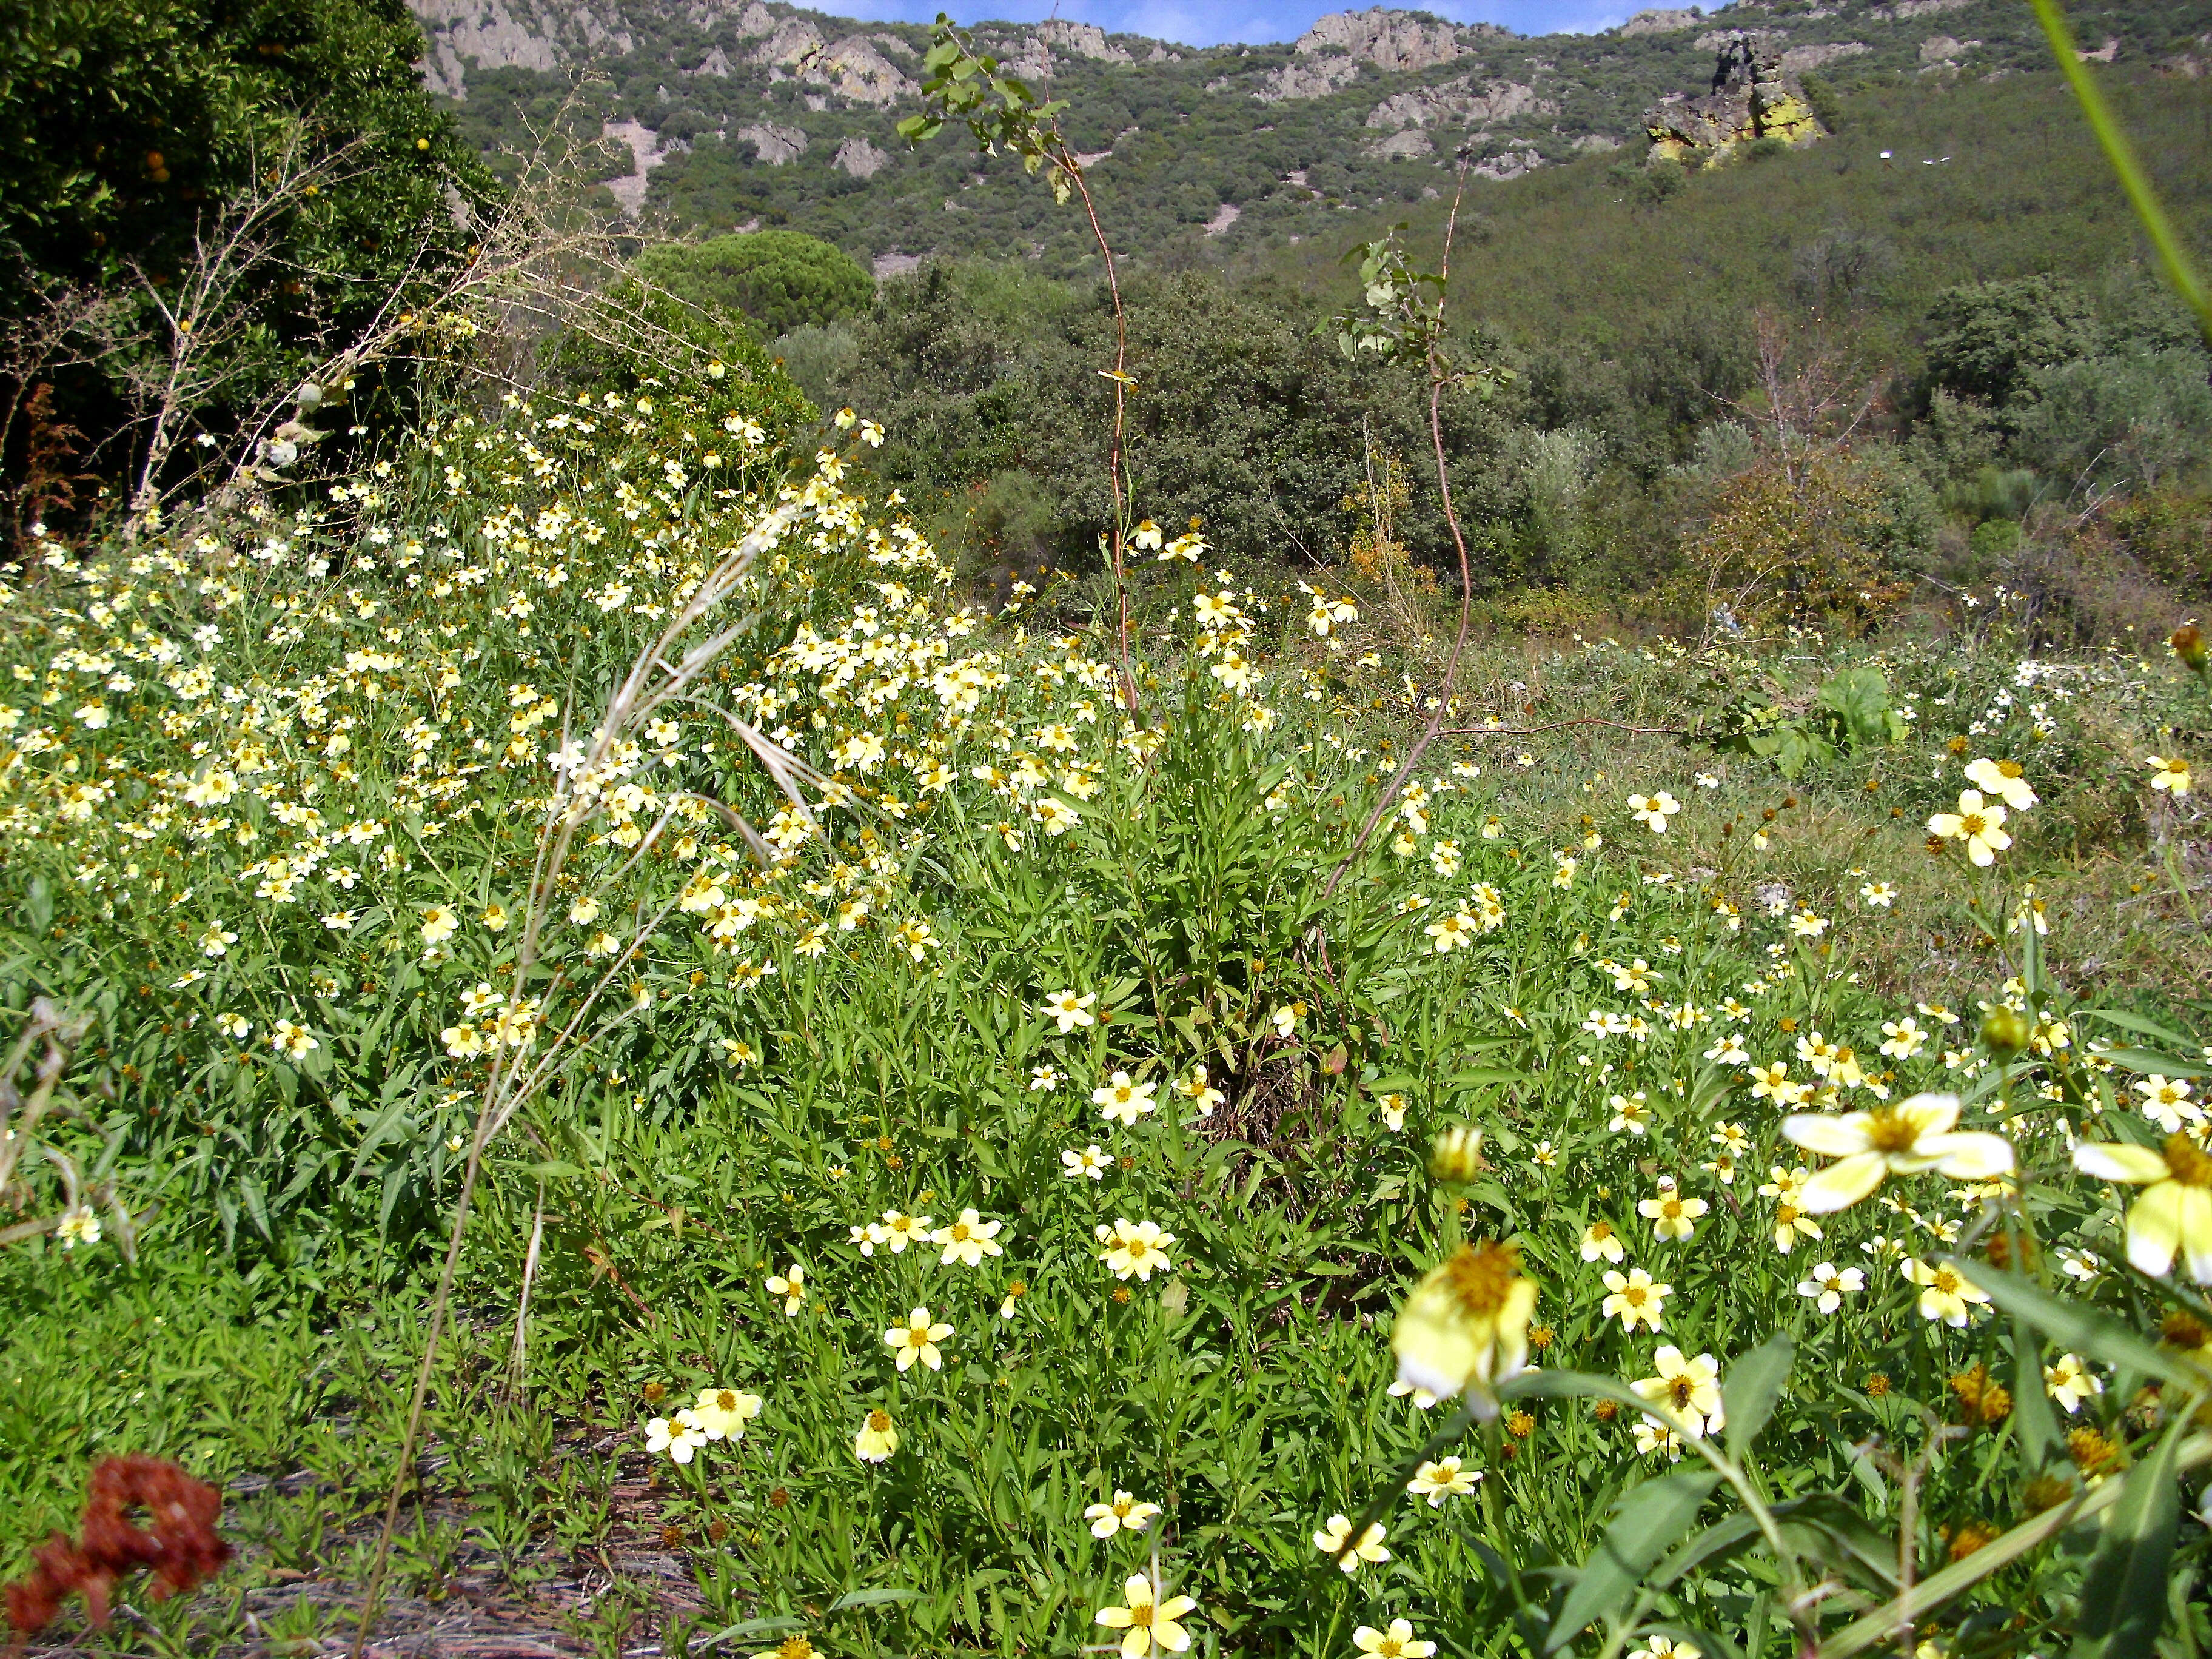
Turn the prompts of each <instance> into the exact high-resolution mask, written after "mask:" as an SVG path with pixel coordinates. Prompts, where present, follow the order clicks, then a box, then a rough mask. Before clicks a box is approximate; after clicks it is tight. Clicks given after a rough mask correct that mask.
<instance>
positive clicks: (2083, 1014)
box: [2074, 1008, 2197, 1048]
mask: <svg viewBox="0 0 2212 1659" xmlns="http://www.w3.org/2000/svg"><path fill="white" fill-rule="evenodd" d="M2074 1018H2075V1021H2076V1022H2079V1021H2081V1020H2085V1019H2101V1020H2102V1021H2104V1022H2105V1024H2107V1025H2117V1026H2118V1027H2119V1028H2120V1029H2121V1030H2124V1031H2133V1032H2135V1033H2136V1034H2137V1035H2138V1036H2147V1037H2156V1038H2157V1039H2158V1040H2159V1041H2160V1042H2170V1043H2172V1045H2173V1046H2174V1047H2175V1048H2195V1047H2196V1046H2197V1045H2196V1044H2195V1043H2194V1042H2191V1040H2190V1039H2189V1038H2188V1037H2185V1036H2182V1034H2181V1033H2180V1032H2179V1031H2177V1030H2173V1029H2172V1028H2171V1027H2170V1026H2165V1025H2160V1024H2158V1023H2157V1022H2156V1021H2155V1020H2148V1019H2145V1018H2143V1017H2142V1015H2140V1014H2129V1013H2123V1012H2120V1010H2118V1009H2117V1008H2077V1009H2075V1011H2074Z"/></svg>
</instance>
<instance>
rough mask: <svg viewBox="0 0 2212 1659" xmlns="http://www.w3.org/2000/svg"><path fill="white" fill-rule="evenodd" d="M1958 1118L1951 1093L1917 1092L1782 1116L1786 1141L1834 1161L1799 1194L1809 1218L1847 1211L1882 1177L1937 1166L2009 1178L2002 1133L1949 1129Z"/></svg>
mask: <svg viewBox="0 0 2212 1659" xmlns="http://www.w3.org/2000/svg"><path fill="white" fill-rule="evenodd" d="M1957 1121H1959V1097H1958V1096H1956V1095H1914V1096H1913V1097H1911V1099H1909V1100H1902V1101H1899V1103H1897V1104H1896V1105H1894V1106H1885V1107H1883V1108H1881V1109H1880V1110H1878V1111H1873V1112H1850V1113H1847V1114H1846V1115H1844V1116H1842V1117H1820V1116H1816V1115H1813V1114H1810V1113H1796V1114H1792V1115H1790V1116H1789V1117H1786V1118H1784V1119H1783V1120H1782V1133H1783V1135H1784V1137H1785V1138H1786V1139H1790V1140H1792V1141H1795V1142H1796V1144H1797V1145H1798V1146H1802V1147H1804V1148H1805V1149H1806V1150H1807V1151H1808V1152H1823V1153H1826V1155H1827V1156H1828V1157H1830V1158H1836V1159H1838V1160H1839V1161H1838V1162H1837V1163H1834V1164H1830V1165H1828V1167H1827V1168H1826V1169H1825V1170H1821V1171H1820V1173H1819V1174H1818V1175H1816V1176H1814V1177H1813V1178H1812V1179H1811V1180H1810V1181H1808V1182H1806V1183H1805V1187H1804V1190H1803V1191H1802V1193H1800V1194H1798V1203H1799V1206H1800V1207H1802V1208H1803V1209H1806V1210H1808V1211H1810V1212H1812V1213H1814V1215H1826V1214H1828V1213H1830V1212H1832V1211H1836V1210H1841V1209H1847V1208H1849V1207H1850V1206H1851V1205H1854V1204H1856V1203H1857V1202H1858V1201H1859V1200H1861V1199H1863V1198H1864V1197H1866V1196H1867V1194H1869V1193H1871V1192H1873V1191H1874V1189H1875V1188H1877V1187H1879V1186H1881V1183H1882V1179H1883V1177H1884V1176H1893V1175H1899V1176H1909V1175H1918V1174H1919V1173H1921V1172H1922V1171H1923V1170H1941V1171H1942V1173H1943V1174H1945V1175H1948V1176H1958V1177H1960V1179H1963V1180H1967V1181H1986V1180H1988V1179H1989V1178H1990V1176H2000V1175H2009V1174H2010V1173H2011V1172H2012V1168H2013V1153H2012V1143H2011V1142H2010V1141H2008V1140H2007V1139H2005V1138H2004V1137H2003V1136H2002V1135H1993V1134H1983V1133H1960V1132H1958V1131H1956V1130H1954V1129H1953V1128H1952V1127H1951V1126H1952V1125H1953V1124H1954V1123H1956V1122H1957Z"/></svg>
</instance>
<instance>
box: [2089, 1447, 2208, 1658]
mask: <svg viewBox="0 0 2212 1659" xmlns="http://www.w3.org/2000/svg"><path fill="white" fill-rule="evenodd" d="M2186 1426H2187V1419H2185V1418H2184V1419H2177V1420H2176V1421H2175V1422H2174V1424H2173V1425H2172V1426H2171V1427H2169V1428H2168V1429H2167V1430H2166V1435H2165V1437H2164V1438H2162V1439H2161V1440H2160V1442H2159V1444H2158V1450H2157V1451H2156V1452H2154V1454H2153V1455H2151V1456H2150V1457H2149V1458H2148V1459H2146V1460H2145V1461H2144V1462H2141V1463H2138V1464H2136V1466H2135V1468H2132V1469H2130V1470H2129V1471H2128V1473H2127V1474H2126V1476H2125V1477H2124V1479H2125V1480H2126V1481H2127V1486H2126V1489H2125V1490H2124V1492H2121V1494H2120V1501H2119V1502H2118V1504H2115V1505H2114V1506H2113V1508H2112V1515H2111V1516H2110V1517H2109V1518H2108V1519H2107V1520H2106V1522H2105V1536H2104V1541H2103V1542H2101V1543H2100V1544H2099V1545H2098V1546H2097V1553H2096V1554H2095V1555H2093V1556H2092V1557H2091V1558H2090V1560H2089V1570H2088V1571H2087V1572H2086V1573H2084V1574H2083V1575H2082V1577H2081V1630H2080V1633H2079V1634H2078V1635H2077V1636H2076V1637H2075V1641H2074V1650H2073V1653H2072V1656H2071V1659H2148V1656H2149V1655H2150V1653H2151V1652H2152V1650H2153V1647H2154V1644H2155V1643H2156V1641H2157V1638H2158V1632H2159V1630H2160V1626H2163V1625H2164V1624H2165V1622H2166V1564H2167V1562H2169V1561H2170V1560H2172V1557H2173V1534H2174V1529H2175V1528H2176V1526H2177V1525H2178V1524H2179V1521H2180V1518H2181V1498H2180V1487H2179V1483H2178V1482H2177V1480H2175V1468H2176V1460H2177V1459H2178V1457H2179V1455H2180V1451H2181V1441H2182V1437H2183V1434H2184V1431H2185V1429H2186Z"/></svg>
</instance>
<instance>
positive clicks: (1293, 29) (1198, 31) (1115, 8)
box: [811, 0, 1718, 46]
mask: <svg viewBox="0 0 2212 1659" xmlns="http://www.w3.org/2000/svg"><path fill="white" fill-rule="evenodd" d="M811 3H813V4H814V5H816V6H817V7H818V8H819V9H821V10H823V11H825V12H829V13H831V14H833V15H836V16H840V17H865V18H881V19H885V20H890V19H896V20H900V21H905V22H909V23H927V22H928V21H931V20H932V19H933V18H934V17H935V16H936V15H937V14H938V12H939V9H944V10H948V11H950V12H951V14H952V15H953V17H954V18H955V19H956V20H957V21H960V22H963V23H966V22H972V21H980V20H981V19H983V18H986V17H1003V18H1010V19H1012V20H1015V21H1022V22H1035V21H1038V20H1039V19H1041V18H1045V17H1050V16H1054V15H1059V16H1061V17H1066V18H1071V19H1073V20H1074V21H1077V22H1083V23H1096V24H1097V25H1098V26H1099V27H1101V28H1103V29H1107V30H1127V31H1128V32H1129V33H1133V34H1150V35H1154V36H1157V37H1158V38H1160V39H1162V40H1176V41H1181V42H1182V43H1183V44H1185V45H1188V46H1218V45H1219V44H1221V43H1222V42H1223V41H1226V40H1247V41H1255V42H1256V41H1262V40H1296V39H1297V37H1298V36H1299V35H1300V34H1303V33H1304V32H1305V29H1306V26H1307V25H1308V24H1310V23H1311V22H1312V21H1313V20H1314V19H1315V18H1316V17H1318V16H1320V15H1322V13H1323V12H1328V11H1340V10H1346V9H1363V8H1364V6H1365V5H1367V4H1370V3H1373V0H1339V3H1337V4H1335V5H1328V4H1315V3H1313V0H1303V3H1301V0H1225V3H1221V4H1217V5H1208V4H1206V3H1204V0H1060V3H1059V4H1057V5H1055V4H1054V3H1053V0H990V3H973V4H968V5H963V4H961V3H959V0H949V3H947V0H811ZM1400 3H1407V0H1400ZM1417 3H1418V0H1415V4H1417ZM1653 3H1659V0H1636V3H1635V4H1624V3H1610V4H1608V3H1607V0H1475V3H1468V0H1460V3H1431V4H1427V5H1419V7H1418V9H1421V10H1424V11H1431V12H1434V13H1436V14H1437V15H1439V16H1443V17H1450V18H1455V19H1456V20H1457V21H1460V22H1462V23H1476V22H1487V23H1503V24H1504V25H1505V26H1506V27H1508V28H1513V29H1518V30H1519V31H1520V32H1521V33H1523V34H1548V33H1553V32H1554V31H1557V30H1563V29H1572V30H1577V31H1581V32H1584V33H1588V32H1590V31H1593V30H1596V29H1602V28H1608V27H1612V26H1613V24H1615V23H1618V22H1620V21H1622V20H1623V19H1625V18H1626V16H1627V15H1629V13H1630V12H1632V11H1633V10H1636V9H1638V6H1640V5H1648V4H1653ZM1717 3H1718V0H1706V9H1708V10H1711V9H1712V8H1713V6H1714V5H1715V4H1717ZM1415 4H1408V5H1407V9H1415Z"/></svg>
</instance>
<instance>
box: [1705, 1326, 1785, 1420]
mask: <svg viewBox="0 0 2212 1659" xmlns="http://www.w3.org/2000/svg"><path fill="white" fill-rule="evenodd" d="M1795 1357H1796V1348H1795V1347H1794V1346H1793V1345H1792V1344H1791V1342H1790V1334H1789V1333H1788V1332H1787V1331H1777V1332H1775V1334H1773V1335H1771V1336H1770V1337H1768V1338H1767V1339H1766V1340H1765V1341H1764V1342H1762V1343H1760V1344H1759V1346H1757V1347H1755V1348H1753V1350H1752V1351H1751V1352H1749V1353H1747V1354H1746V1355H1744V1356H1743V1358H1741V1359H1739V1360H1737V1361H1736V1362H1735V1364H1733V1365H1731V1366H1730V1367H1729V1374H1728V1381H1727V1383H1724V1384H1723V1385H1722V1388H1721V1406H1722V1408H1723V1412H1724V1413H1725V1414H1726V1416H1727V1418H1728V1427H1727V1428H1726V1429H1725V1430H1724V1431H1723V1432H1724V1433H1725V1434H1727V1436H1728V1440H1729V1445H1731V1446H1734V1447H1744V1446H1748V1445H1750V1444H1751V1443H1752V1442H1753V1441H1754V1440H1756V1439H1757V1438H1758V1437H1759V1431H1760V1430H1761V1429H1763V1428H1765V1426H1766V1419H1768V1418H1770V1417H1771V1416H1773V1415H1774V1402H1775V1401H1778V1400H1779V1399H1781V1397H1782V1389H1783V1386H1784V1384H1785V1383H1788V1382H1789V1381H1790V1361H1791V1360H1792V1359H1793V1358H1795Z"/></svg>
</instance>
